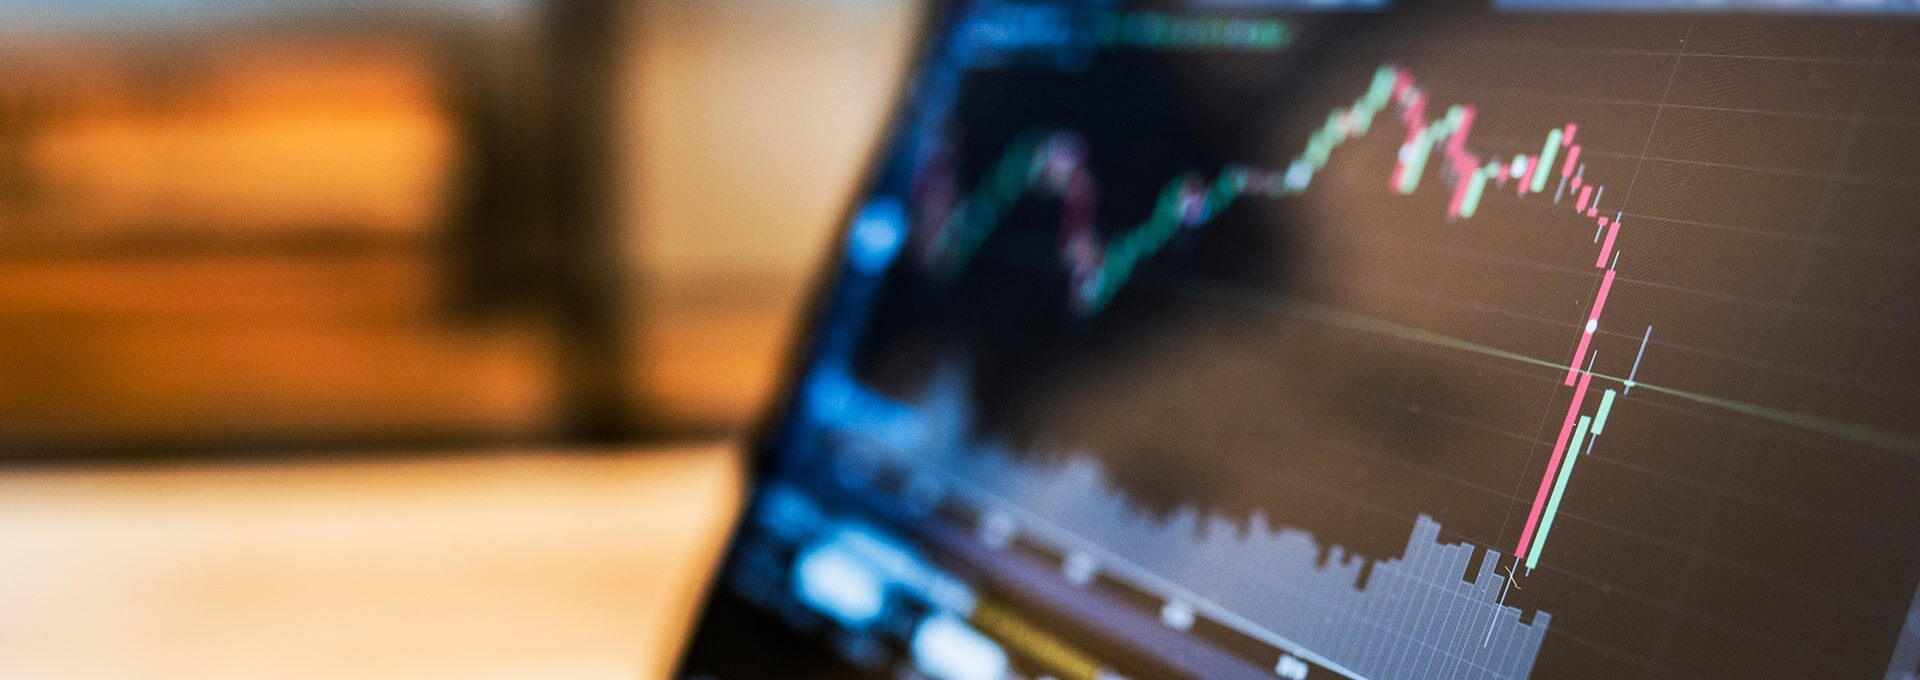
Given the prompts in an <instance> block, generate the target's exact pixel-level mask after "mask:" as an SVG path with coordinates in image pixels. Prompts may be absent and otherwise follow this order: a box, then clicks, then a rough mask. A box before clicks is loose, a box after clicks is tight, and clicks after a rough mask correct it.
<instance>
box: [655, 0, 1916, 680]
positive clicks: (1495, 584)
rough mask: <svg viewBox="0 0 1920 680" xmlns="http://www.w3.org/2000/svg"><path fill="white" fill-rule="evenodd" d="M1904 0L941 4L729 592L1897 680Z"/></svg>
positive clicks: (708, 668) (921, 651)
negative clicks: (1836, 0)
mask: <svg viewBox="0 0 1920 680" xmlns="http://www.w3.org/2000/svg"><path fill="white" fill-rule="evenodd" d="M1913 9H1914V8H1908V7H1905V6H1903V5H1896V4H1892V3H1887V4H1879V3H1840V4H1833V5H1822V4H1818V3H1805V4H1799V3H1793V4H1789V3H1764V4H1756V5H1754V6H1752V7H1748V6H1744V5H1742V4H1741V3H1720V4H1713V5H1699V4H1693V3H1672V4H1664V3H1656V2H1636V3H1631V4H1628V5H1610V4H1609V3H1605V2H1597V1H1596V2H1578V3H1559V2H1547V1H1545V0H1539V1H1529V2H1519V1H1514V2H1505V3H1501V4H1500V5H1499V6H1488V7H1458V6H1446V7H1424V6H1423V7H1402V8H1393V7H1388V6H1387V5H1386V4H1385V3H1383V2H1349V3H1341V2H1326V3H1306V2H1297V3H1289V2H1277V3H1270V2H1253V1H1251V0H1248V1H1242V2H1229V1H1225V0H1221V1H1217V2H1194V3H1122V2H1107V3H1098V2H1096V3H1046V2H979V3H968V4H959V5H953V6H950V7H946V8H945V9H943V10H942V11H941V13H940V16H939V18H938V19H937V20H936V21H935V29H934V30H933V31H932V36H931V37H930V39H929V45H928V53H927V56H926V57H925V60H924V62H923V63H922V64H921V65H920V66H919V67H918V68H917V69H916V70H915V72H914V73H913V74H912V78H911V82H910V87H909V89H908V99H907V102H906V105H905V107H904V110H903V113H902V114H901V118H900V120H899V122H898V127H897V128H896V130H895V133H894V134H893V136H892V137H891V138H890V139H888V140H887V142H886V146H885V147H884V149H883V152H884V153H883V155H882V156H881V159H880V162H879V164H878V166H877V167H876V169H875V174H874V175H873V177H871V178H870V184H869V188H868V190H867V191H866V192H865V193H864V194H863V195H862V197H861V198H860V203H859V205H858V206H857V208H856V210H855V211H854V214H853V216H852V218H851V220H850V224H849V226H848V228H847V231H846V238H845V240H844V243H843V246H844V249H843V257H842V259H841V262H840V266H839V267H838V269H837V270H836V271H835V272H834V276H833V279H832V285H831V286H829V288H828V290H827V291H826V293H825V297H824V299H823V302H822V307H823V312H822V314H821V318H820V320H819V323H818V326H817V327H816V328H815V329H814V333H813V335H812V336H811V337H810V338H809V340H808V342H809V345H808V346H807V351H808V354H807V359H806V360H805V361H804V362H803V365H802V367H801V371H800V374H799V377H798V378H797V380H796V385H795V389H794V392H793V394H792V395H791V399H790V402H789V403H788V404H787V406H786V408H785V409H784V411H783V412H782V414H781V417H780V418H779V420H778V421H777V422H776V423H775V426H774V428H773V430H772V433H771V437H770V439H769V443H768V445H767V449H768V450H767V455H768V457H769V458H768V460H767V464H766V465H767V472H766V474H765V477H764V479H763V486H762V488H761V491H760V492H759V494H758V496H757V499H756V501H755V503H754V505H753V508H752V509H751V510H750V513H749V516H748V518H747V520H746V524H745V527H744V528H743V535H742V537H741V538H740V539H739V543H738V544H737V545H736V548H735V550H734V553H733V555H732V557H731V559H730V562H729V566H728V568H727V571H726V573H725V574H724V575H723V576H722V583H721V585H720V590H721V591H722V594H721V595H720V596H719V597H720V598H721V600H723V601H725V602H732V603H734V604H733V605H728V606H731V607H732V609H734V610H738V611H731V610H730V611H721V612H715V613H710V618H709V626H708V628H709V630H710V631H711V629H712V628H713V627H714V626H717V625H733V626H737V627H741V628H745V629H754V630H760V631H762V633H763V634H764V632H765V631H767V630H775V629H777V630H781V631H788V632H791V634H792V635H793V636H794V639H798V640H805V641H809V642H808V644H815V645H817V646H818V647H819V648H821V649H826V650H830V654H829V656H830V657H831V658H832V659H833V661H831V662H830V667H829V666H821V668H822V669H823V670H820V671H817V672H818V673H821V674H824V675H827V676H834V675H842V674H847V673H853V672H855V671H856V670H858V671H859V672H863V673H870V674H872V676H873V677H898V675H899V674H901V673H908V674H912V675H913V676H917V677H930V678H937V679H940V680H974V679H979V680H994V679H999V678H1044V677H1053V678H1088V679H1092V678H1140V677H1167V676H1187V677H1207V678H1233V677H1244V678H1274V677H1279V678H1287V679H1290V680H1301V679H1302V678H1323V677H1325V678H1333V677H1347V678H1381V679H1398V678H1406V679H1414V678H1456V677H1457V678H1759V677H1767V678H1774V677H1779V678H1887V679H1911V678H1915V677H1916V676H1917V674H1920V596H1917V595H1916V586H1917V585H1920V493H1916V489H1920V426H1916V424H1915V422H1916V421H1915V418H1914V416H1913V414H1914V412H1915V411H1916V409H1920V388H1916V385H1917V384H1920V358H1916V352H1915V349H1916V348H1920V228H1916V227H1915V226H1914V220H1915V218H1914V217H1913V216H1914V215H1915V214H1917V213H1920V14H1916V13H1914V12H1913ZM1909 16H1911V17H1912V18H1909ZM716 607H717V608H720V609H726V608H727V607H725V606H722V605H716ZM716 621H718V622H719V623H716ZM756 626H758V628H755V627H756ZM781 634H782V635H785V634H786V633H781ZM701 635H702V638H701V639H700V640H696V643H695V652H694V654H693V656H692V657H691V660H690V662H689V667H688V668H689V670H688V673H689V675H691V676H699V677H709V676H711V677H745V676H744V675H740V673H741V672H742V671H738V670H735V671H732V673H733V674H732V675H729V671H728V670H727V669H728V668H729V663H732V664H735V666H734V667H736V668H738V667H741V666H738V664H749V663H751V662H749V661H744V660H740V659H737V658H736V659H733V660H732V661H731V662H729V661H725V660H716V655H715V654H713V653H712V650H711V649H710V647H711V645H710V644H709V643H708V640H710V639H711V638H712V635H711V633H710V632H703V633H702V634H701ZM804 646H805V645H803V644H800V643H794V644H793V648H802V647H804ZM780 649H788V648H786V647H779V646H771V647H768V648H767V650H769V651H765V653H762V654H754V655H750V656H754V657H760V658H759V662H767V661H768V660H771V659H780V658H782V657H781V656H780V655H781V652H778V651H777V650H780ZM795 654H797V652H795ZM736 656H737V655H736ZM793 658H796V659H797V658H799V657H797V656H796V657H793ZM781 663H788V664H791V665H788V666H785V667H784V668H785V669H786V670H788V671H792V672H793V673H802V672H803V670H802V669H810V668H812V666H808V665H806V663H803V662H800V661H781ZM809 672H811V671H809Z"/></svg>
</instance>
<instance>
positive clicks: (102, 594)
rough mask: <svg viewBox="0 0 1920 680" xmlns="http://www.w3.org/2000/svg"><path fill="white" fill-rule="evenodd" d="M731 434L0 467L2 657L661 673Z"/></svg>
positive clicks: (415, 670)
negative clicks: (606, 448)
mask: <svg viewBox="0 0 1920 680" xmlns="http://www.w3.org/2000/svg"><path fill="white" fill-rule="evenodd" d="M740 471H741V466H740V461H739V460H738V458H737V457H736V455H735V454H734V453H732V450H731V449H730V448H729V447H726V446H711V447H694V448H681V449H673V450H665V451H633V452H622V453H614V454H600V455H573V456H569V455H559V454H549V455H538V454H522V455H502V456H486V457H465V458H446V459H436V460H420V461H378V462H331V463H314V464H294V465H290V464H276V465H252V466H249V465H230V466H214V467H197V468H183V469H171V470H111V469H107V470H102V469H88V470H24V471H6V472H0V675H4V676H6V677H32V678H66V677H142V678H148V677H190V678H225V677H233V678H260V677H273V678H303V677H315V678H451V677H457V678H494V677H499V678H509V677H510V678H528V677H537V678H571V677H579V678H636V677H638V678H651V677H662V676H664V674H665V673H666V671H667V669H668V668H669V665H670V664H671V661H672V657H673V654H674V650H675V649H676V648H677V646H678V644H679V643H680V642H681V637H682V636H683V635H684V627H685V621H686V620H687V618H688V616H689V615H690V613H691V611H692V610H693V608H694V606H695V605H696V598H697V594H698V592H699V591H700V589H701V588H703V587H704V585H705V583H706V581H707V578H708V571H709V569H710V568H711V565H712V563H713V561H714V560H715V559H716V557H717V555H718V554H719V551H720V549H721V547H722V544H723V542H724V540H723V534H724V529H725V527H726V526H727V525H728V524H729V523H730V522H731V521H732V518H733V514H734V512H735V508H736V506H737V503H738V501H739V499H740V496H741V484H740V481H739V475H740Z"/></svg>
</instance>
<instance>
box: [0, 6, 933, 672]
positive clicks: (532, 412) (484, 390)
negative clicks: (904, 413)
mask: <svg viewBox="0 0 1920 680" xmlns="http://www.w3.org/2000/svg"><path fill="white" fill-rule="evenodd" d="M918 12H919V9H918V7H917V5H915V4H913V3H897V2H886V1H883V0H811V1H807V2H786V1H782V2H763V1H757V0H710V1H703V2H673V1H671V0H646V1H641V2H618V1H613V0H361V1H351V0H299V1H296V0H82V1H80V2H74V1H73V0H11V2H7V3H0V674H6V675H15V674H16V673H15V672H16V671H18V672H19V673H18V675H25V676H33V677H61V676H95V675H99V676H116V677H124V676H126V675H136V676H151V675H161V676H172V675H184V676H194V677H207V676H217V675H247V676H257V675H260V674H263V673H264V674H272V675H276V676H288V675H304V674H312V675H317V676H328V677H334V676H340V675H354V676H404V677H421V676H423V675H425V676H459V677H467V676H472V675H498V676H508V677H519V676H525V675H539V676H541V677H552V676H555V675H584V676H591V677H600V676H605V675H611V676H613V677H634V676H635V675H639V676H641V677H645V676H647V675H649V674H650V673H652V672H654V671H648V670H645V669H649V668H655V667H656V666H658V664H659V663H664V659H666V658H667V657H669V656H670V652H661V651H659V650H660V649H668V648H670V647H671V644H672V643H671V642H670V640H671V638H672V637H673V636H674V635H676V634H677V632H675V631H677V625H676V624H675V623H674V621H676V620H677V619H676V617H684V616H685V610H686V609H687V608H690V607H691V606H692V602H693V597H694V595H695V594H697V590H698V588H699V587H700V583H701V582H702V581H701V579H703V578H704V570H705V566H704V565H705V564H706V561H707V560H711V559H712V557H711V555H712V554H713V553H714V551H716V550H717V549H718V547H719V545H720V540H721V539H720V533H721V532H722V531H723V529H724V527H725V526H726V524H727V522H728V521H729V517H730V514H729V513H730V512H731V509H732V506H733V504H734V503H735V502H736V501H737V497H738V493H739V481H738V476H739V469H740V468H739V460H738V455H737V452H736V451H735V450H734V447H733V446H731V445H730V444H729V442H730V441H731V440H732V438H733V437H734V436H735V435H736V434H737V433H738V432H739V431H740V430H741V428H742V427H743V426H744V425H746V424H747V423H748V422H749V421H750V420H751V418H752V417H753V416H754V415H755V413H756V412H757V411H758V410H759V408H760V406H761V405H762V403H763V400H764V399H765V396H766V393H767V391H768V390H769V388H770V387H771V385H772V383H773V381H774V379H775V377H776V373H777V371H776V366H777V363H778V361H779V358H780V357H781V355H782V352H783V350H784V347H785V345H784V343H785V342H786V341H787V339H788V336H789V331H790V330H791V327H792V325H793V323H794V322H795V319H796V316H797V313H798V310H799V309H800V306H801V301H802V299H803V296H804V295H805V288H806V285H807V282H808V281H809V279H810V278H811V274H812V272H813V270H814V269H815V266H816V260H817V257H818V256H819V255H820V254H822V253H824V251H825V249H826V244H825V241H824V240H825V239H826V238H827V236H828V234H829V233H830V231H831V230H832V229H833V228H834V226H835V222H836V220H837V219H838V217H839V214H838V213H839V211H840V210H841V209H842V207H843V206H842V205H841V201H842V199H843V198H844V197H845V196H847V195H848V193H849V191H850V190H851V188H852V183H853V182H854V181H855V179H856V175H857V173H858V170H859V167H860V164H861V162H862V160H863V158H864V157H865V155H866V154H867V151H868V148H867V147H868V145H869V143H870V142H871V141H872V140H873V138H874V137H875V136H876V135H877V133H878V132H879V126H880V125H881V123H882V121H883V117H884V114H885V112H886V110H887V106H888V104H889V103H890V98H891V96H892V92H893V90H894V85H895V79H896V78H897V76H898V74H899V71H900V69H901V67H902V66H903V62H904V60H905V59H906V58H907V50H908V41H909V39H910V36H911V34H912V33H913V30H914V27H915V20H916V18H917V14H918ZM663 442H672V444H671V445H664V446H666V448H665V449H662V448H661V447H662V446H663V444H662V443H663ZM666 601H671V602H673V603H678V604H663V602H666ZM662 636H664V637H662ZM661 640H667V642H660V641H661ZM650 641H651V642H650ZM649 645H653V646H651V647H650V646H649ZM660 645H665V647H661V646H660ZM649 650H652V651H649ZM9 669H11V670H9ZM636 669H639V670H636Z"/></svg>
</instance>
